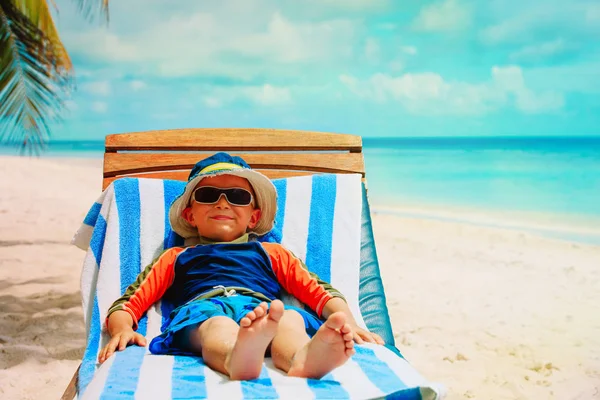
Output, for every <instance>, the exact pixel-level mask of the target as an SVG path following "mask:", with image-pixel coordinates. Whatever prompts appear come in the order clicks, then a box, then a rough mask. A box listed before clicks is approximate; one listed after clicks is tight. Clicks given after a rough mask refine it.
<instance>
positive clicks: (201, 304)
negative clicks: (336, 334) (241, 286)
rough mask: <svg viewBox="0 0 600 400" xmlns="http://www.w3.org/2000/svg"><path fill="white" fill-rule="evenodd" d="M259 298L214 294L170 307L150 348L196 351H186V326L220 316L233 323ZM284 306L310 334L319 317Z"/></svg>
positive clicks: (159, 351)
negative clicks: (211, 296)
mask: <svg viewBox="0 0 600 400" xmlns="http://www.w3.org/2000/svg"><path fill="white" fill-rule="evenodd" d="M261 302H262V300H259V299H257V298H255V297H251V296H244V295H239V294H236V295H233V296H229V297H225V296H218V297H213V298H210V299H204V300H197V301H191V302H189V303H187V304H185V305H183V306H180V307H178V308H176V309H175V310H173V312H171V314H170V315H169V319H168V320H167V321H165V323H164V324H163V327H162V330H163V332H162V334H160V335H158V336H156V337H155V338H154V339H153V340H152V341H151V342H150V346H149V348H150V352H151V353H153V354H177V355H197V354H194V353H191V352H189V351H187V350H186V349H185V348H186V347H187V346H185V343H186V342H187V339H186V338H184V332H185V330H186V328H188V329H189V328H196V327H198V326H200V324H202V323H203V322H204V321H206V320H207V319H209V318H212V317H217V316H224V317H229V318H231V319H233V320H234V321H235V322H236V323H238V324H239V323H240V320H241V319H242V318H244V317H245V316H246V314H248V313H249V312H250V311H252V310H254V309H255V308H256V307H257V306H258V305H259V304H260V303H261ZM267 304H268V305H269V306H270V304H269V303H267ZM285 309H286V310H294V311H297V312H298V313H299V314H300V315H301V316H302V318H303V319H304V326H305V328H306V333H307V334H308V335H309V336H310V337H312V336H313V335H314V334H315V333H316V332H317V330H318V329H319V327H320V326H321V325H322V324H323V320H321V319H319V318H318V317H317V316H316V314H314V313H313V312H312V310H304V309H302V308H298V307H294V306H289V305H285Z"/></svg>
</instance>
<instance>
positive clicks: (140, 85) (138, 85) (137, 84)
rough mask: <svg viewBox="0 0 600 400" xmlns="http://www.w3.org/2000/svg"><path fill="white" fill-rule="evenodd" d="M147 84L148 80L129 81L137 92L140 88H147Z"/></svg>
mask: <svg viewBox="0 0 600 400" xmlns="http://www.w3.org/2000/svg"><path fill="white" fill-rule="evenodd" d="M147 86H148V85H146V82H144V81H140V80H133V81H131V82H129V87H130V88H131V90H133V91H135V92H137V91H138V90H142V89H145V88H146V87H147Z"/></svg>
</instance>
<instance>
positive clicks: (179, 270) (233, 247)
mask: <svg viewBox="0 0 600 400" xmlns="http://www.w3.org/2000/svg"><path fill="white" fill-rule="evenodd" d="M216 286H224V287H225V288H235V289H236V290H239V289H243V294H245V295H247V296H253V297H257V298H259V299H261V300H274V299H277V298H281V295H282V292H283V291H287V292H288V293H290V294H291V295H293V296H295V297H296V298H297V299H298V300H300V301H301V302H302V303H304V304H306V305H307V306H308V307H310V308H311V309H312V310H313V311H315V312H316V313H317V315H318V316H319V317H320V316H321V314H322V312H323V307H324V306H325V303H327V301H328V300H329V299H331V298H333V297H340V298H342V299H344V297H343V295H342V294H341V293H340V292H339V291H338V290H336V289H335V288H333V287H332V286H331V285H330V284H328V283H326V282H324V281H322V280H321V279H320V278H319V277H318V276H317V275H316V274H314V273H311V272H309V271H308V268H307V267H306V265H305V264H304V263H303V262H302V261H301V260H300V259H299V258H297V257H296V256H294V254H293V253H292V252H291V251H289V250H288V249H286V248H285V247H283V246H282V245H280V244H278V243H260V242H257V241H250V242H247V243H217V244H205V245H198V246H193V247H174V248H170V249H168V250H166V251H164V252H163V253H162V254H161V255H160V257H158V258H157V259H156V260H155V261H154V262H152V263H151V264H150V265H148V266H147V267H146V268H145V269H144V271H142V272H141V273H140V274H139V276H138V278H137V280H136V281H135V282H134V283H132V284H131V285H130V286H129V287H128V288H127V290H126V291H125V293H124V294H123V296H121V297H120V298H119V299H117V300H116V301H115V302H114V303H113V304H112V306H111V307H110V309H109V311H108V315H107V320H108V316H110V314H112V313H113V312H115V311H117V310H123V311H127V312H128V313H129V314H130V315H131V317H132V318H133V321H134V328H137V323H138V321H139V319H140V318H141V317H142V315H143V314H144V313H145V312H146V310H147V309H148V308H149V307H150V306H151V305H152V304H153V303H155V302H156V301H158V300H159V299H161V298H162V297H163V296H164V297H165V298H168V299H169V300H170V301H171V302H172V303H173V304H174V305H175V306H179V305H183V304H185V303H188V302H190V301H193V300H196V299H204V298H209V297H211V292H215V291H214V288H215V287H216Z"/></svg>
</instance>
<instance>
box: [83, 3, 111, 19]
mask: <svg viewBox="0 0 600 400" xmlns="http://www.w3.org/2000/svg"><path fill="white" fill-rule="evenodd" d="M75 1H76V2H77V5H78V7H79V11H80V12H81V13H82V14H83V15H84V16H85V17H86V18H88V19H93V18H94V17H95V16H96V15H98V16H100V17H105V18H106V22H108V2H109V0H75Z"/></svg>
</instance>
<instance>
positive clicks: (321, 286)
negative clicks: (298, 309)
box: [262, 243, 345, 317]
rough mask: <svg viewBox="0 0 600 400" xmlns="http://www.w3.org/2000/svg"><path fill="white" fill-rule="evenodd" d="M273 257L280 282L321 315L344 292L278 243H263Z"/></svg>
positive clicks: (271, 257)
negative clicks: (324, 279)
mask: <svg viewBox="0 0 600 400" xmlns="http://www.w3.org/2000/svg"><path fill="white" fill-rule="evenodd" d="M262 245H263V248H264V249H265V250H266V252H267V254H268V255H269V257H270V259H271V267H272V268H273V272H274V273H275V276H276V277H277V281H278V282H279V284H280V285H281V286H282V287H283V288H284V289H285V290H286V291H287V292H288V293H290V294H291V295H292V296H294V297H296V298H297V299H298V300H300V301H301V302H302V303H304V304H306V305H307V306H308V307H310V308H311V309H312V310H313V311H315V312H316V313H317V315H318V316H319V317H320V316H321V314H322V313H323V307H325V304H326V303H327V302H328V301H329V300H330V299H332V298H334V297H336V298H338V297H339V298H340V300H341V301H342V302H345V299H344V297H343V296H342V294H341V293H340V292H339V291H338V290H337V289H335V288H334V287H333V286H331V285H330V284H328V283H326V282H324V281H322V280H321V279H320V278H319V277H318V276H317V275H316V274H314V273H311V272H309V270H308V268H307V267H306V266H305V265H304V263H303V262H302V260H300V259H299V258H298V257H296V256H295V255H294V254H293V253H292V252H291V251H290V250H288V249H286V248H285V247H283V246H281V245H280V244H278V243H262Z"/></svg>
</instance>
